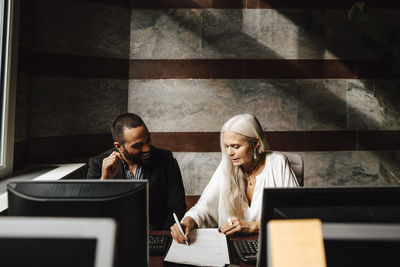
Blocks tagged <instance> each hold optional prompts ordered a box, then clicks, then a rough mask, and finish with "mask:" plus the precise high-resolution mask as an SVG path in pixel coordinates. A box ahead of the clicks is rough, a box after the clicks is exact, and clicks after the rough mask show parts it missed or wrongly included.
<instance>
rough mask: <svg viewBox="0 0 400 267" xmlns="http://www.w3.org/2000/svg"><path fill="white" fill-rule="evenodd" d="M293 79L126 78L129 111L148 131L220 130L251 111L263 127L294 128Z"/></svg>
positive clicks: (268, 128) (294, 91)
mask: <svg viewBox="0 0 400 267" xmlns="http://www.w3.org/2000/svg"><path fill="white" fill-rule="evenodd" d="M295 100H296V83H295V82H293V81H290V80H287V81H280V80H172V79H171V80H130V85H129V102H128V110H129V111H130V112H137V113H138V114H140V115H141V116H142V118H143V119H144V120H145V121H146V124H147V126H148V127H149V129H150V130H151V131H161V132H168V131H188V132H191V131H217V132H218V131H220V129H221V127H222V125H223V124H224V122H225V121H226V120H228V119H229V118H230V117H232V116H234V115H237V114H241V113H252V114H254V115H255V116H256V117H257V118H258V119H259V120H260V123H261V124H262V125H263V127H264V129H265V130H270V131H274V130H290V129H294V128H295V120H296V103H295Z"/></svg>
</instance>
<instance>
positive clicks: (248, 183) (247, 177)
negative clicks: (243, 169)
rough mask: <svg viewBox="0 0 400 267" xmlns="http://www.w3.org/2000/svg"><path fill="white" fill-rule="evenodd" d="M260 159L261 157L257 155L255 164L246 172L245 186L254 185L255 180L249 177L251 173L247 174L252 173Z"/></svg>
mask: <svg viewBox="0 0 400 267" xmlns="http://www.w3.org/2000/svg"><path fill="white" fill-rule="evenodd" d="M260 159H261V156H260V157H258V159H257V162H256V164H255V165H254V167H253V168H252V169H251V171H250V172H247V173H246V174H247V175H246V179H247V186H253V185H254V182H255V181H254V182H253V181H251V179H250V177H251V175H249V174H252V173H253V172H254V170H255V169H256V168H257V166H258V163H259V162H260Z"/></svg>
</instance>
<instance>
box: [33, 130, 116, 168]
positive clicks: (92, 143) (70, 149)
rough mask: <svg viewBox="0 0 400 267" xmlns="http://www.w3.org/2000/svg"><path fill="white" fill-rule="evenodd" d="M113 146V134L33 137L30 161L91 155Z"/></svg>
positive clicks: (46, 160) (49, 160) (54, 160)
mask: <svg viewBox="0 0 400 267" xmlns="http://www.w3.org/2000/svg"><path fill="white" fill-rule="evenodd" d="M112 147H113V140H112V137H111V134H93V135H73V136H54V137H42V138H32V139H31V140H30V153H29V160H30V162H57V161H58V160H65V159H72V158H80V157H82V158H84V157H91V156H95V155H97V154H100V153H101V152H104V151H106V150H107V149H110V148H112Z"/></svg>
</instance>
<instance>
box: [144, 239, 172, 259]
mask: <svg viewBox="0 0 400 267" xmlns="http://www.w3.org/2000/svg"><path fill="white" fill-rule="evenodd" d="M170 242H171V237H170V236H168V235H149V253H150V256H163V255H164V254H165V252H166V250H167V248H168V246H169V243H170Z"/></svg>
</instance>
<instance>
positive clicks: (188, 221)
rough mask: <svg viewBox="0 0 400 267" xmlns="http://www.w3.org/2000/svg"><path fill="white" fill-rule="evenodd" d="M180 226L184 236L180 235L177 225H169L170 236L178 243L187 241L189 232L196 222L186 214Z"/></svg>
mask: <svg viewBox="0 0 400 267" xmlns="http://www.w3.org/2000/svg"><path fill="white" fill-rule="evenodd" d="M181 227H182V230H183V232H184V233H185V236H183V235H182V233H181V231H180V230H179V227H178V225H177V224H176V223H175V224H174V225H172V226H171V228H170V229H171V236H172V238H173V239H175V241H176V242H178V243H185V241H189V234H190V232H191V231H192V230H193V229H195V228H196V227H197V225H196V222H195V221H194V220H193V218H192V217H190V216H188V217H185V218H184V219H183V222H182V223H181Z"/></svg>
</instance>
